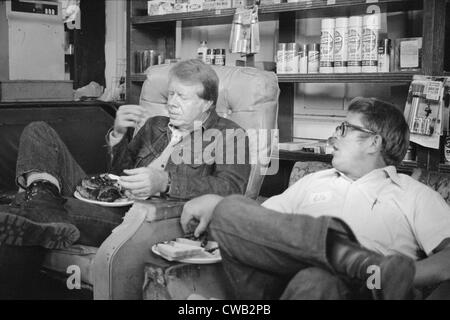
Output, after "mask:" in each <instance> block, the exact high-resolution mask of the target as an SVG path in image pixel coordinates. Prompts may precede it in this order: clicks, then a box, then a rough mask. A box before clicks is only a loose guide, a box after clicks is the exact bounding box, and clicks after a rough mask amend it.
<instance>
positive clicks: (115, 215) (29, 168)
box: [16, 122, 128, 246]
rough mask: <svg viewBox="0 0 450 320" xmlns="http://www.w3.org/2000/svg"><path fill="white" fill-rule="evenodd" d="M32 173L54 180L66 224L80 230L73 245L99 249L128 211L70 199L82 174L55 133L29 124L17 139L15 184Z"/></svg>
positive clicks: (36, 124)
mask: <svg viewBox="0 0 450 320" xmlns="http://www.w3.org/2000/svg"><path fill="white" fill-rule="evenodd" d="M32 172H45V173H49V174H51V175H52V176H54V177H55V178H56V179H58V181H59V184H60V186H61V193H62V195H63V196H64V197H65V198H66V199H67V202H66V203H65V205H64V206H65V209H66V210H67V212H68V217H69V219H70V222H71V223H73V224H74V225H75V226H77V228H78V229H79V230H80V238H79V240H78V242H77V243H79V244H84V245H90V246H100V244H101V243H102V242H103V241H104V240H105V239H106V238H107V237H108V236H109V235H110V234H111V231H112V230H113V229H114V228H115V227H116V226H117V225H119V224H120V223H121V222H122V216H123V214H124V213H125V211H126V210H127V209H128V207H125V208H109V207H102V206H99V205H95V204H90V203H86V202H83V201H80V200H78V199H75V198H74V197H73V193H74V191H75V188H76V185H77V184H78V183H79V182H80V181H81V179H82V178H84V177H85V176H86V174H85V172H84V171H83V169H82V168H81V167H80V166H79V164H78V163H77V162H76V161H75V159H74V158H73V156H72V155H71V153H70V151H69V150H68V149H67V146H66V145H65V144H64V142H63V141H62V140H61V138H60V137H59V136H58V134H57V133H56V131H55V130H54V129H53V128H52V127H50V126H49V125H48V124H46V123H45V122H33V123H30V124H29V125H28V126H27V127H25V129H24V131H23V132H22V135H21V137H20V145H19V152H18V159H17V167H16V180H18V181H20V180H24V178H25V176H26V174H28V173H32ZM43 214H44V213H43Z"/></svg>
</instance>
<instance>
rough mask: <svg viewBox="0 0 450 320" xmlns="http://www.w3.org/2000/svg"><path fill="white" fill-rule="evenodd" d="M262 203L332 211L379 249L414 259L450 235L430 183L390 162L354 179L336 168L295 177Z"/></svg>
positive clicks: (448, 216)
mask: <svg viewBox="0 0 450 320" xmlns="http://www.w3.org/2000/svg"><path fill="white" fill-rule="evenodd" d="M263 206H264V207H266V208H269V209H272V210H276V211H279V212H282V213H290V214H307V215H310V216H313V217H319V216H323V215H328V216H333V217H337V218H340V219H342V220H343V221H344V222H346V223H347V224H348V225H349V226H350V228H351V229H352V230H353V232H354V233H355V236H356V237H357V239H358V241H359V242H360V243H361V244H362V245H363V246H365V247H366V248H368V249H371V250H374V251H377V252H379V253H381V254H384V255H388V254H395V253H401V254H404V255H407V256H409V257H411V258H413V259H418V258H419V252H420V251H423V252H425V253H426V254H427V255H429V254H430V253H431V252H432V250H433V249H435V248H436V247H437V246H438V245H439V244H440V243H441V242H442V240H444V239H445V238H450V207H449V206H448V205H447V203H446V202H445V201H444V199H443V198H442V197H441V196H440V195H439V193H437V192H436V191H434V190H432V189H431V188H430V187H428V186H426V185H424V184H422V183H420V182H418V181H416V180H414V179H413V178H411V177H409V176H407V175H404V174H398V173H397V171H396V169H395V167H394V166H388V167H385V168H382V169H376V170H373V171H372V172H370V173H368V174H366V175H365V176H363V177H361V178H359V179H358V180H356V181H353V180H351V179H349V178H348V177H346V176H345V175H344V174H342V173H340V172H339V171H337V170H336V169H329V170H324V171H319V172H316V173H313V174H310V175H307V176H305V177H304V178H302V179H300V180H299V181H297V182H296V183H295V184H294V185H292V186H291V187H290V188H288V189H287V190H286V191H285V192H283V193H282V194H280V195H277V196H274V197H271V198H269V199H268V200H266V201H265V202H264V203H263Z"/></svg>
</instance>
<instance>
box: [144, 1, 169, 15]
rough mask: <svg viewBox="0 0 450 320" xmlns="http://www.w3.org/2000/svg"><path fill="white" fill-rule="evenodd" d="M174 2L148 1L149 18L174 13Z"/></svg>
mask: <svg viewBox="0 0 450 320" xmlns="http://www.w3.org/2000/svg"><path fill="white" fill-rule="evenodd" d="M174 4H175V1H174V0H163V1H162V0H152V1H147V14H148V15H149V16H155V15H161V14H168V13H172V12H173V7H174Z"/></svg>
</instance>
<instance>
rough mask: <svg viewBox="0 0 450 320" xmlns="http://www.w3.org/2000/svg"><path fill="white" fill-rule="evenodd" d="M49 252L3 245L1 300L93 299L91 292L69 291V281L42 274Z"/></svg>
mask: <svg viewBox="0 0 450 320" xmlns="http://www.w3.org/2000/svg"><path fill="white" fill-rule="evenodd" d="M44 255H45V249H43V248H40V247H18V246H8V245H5V244H4V245H0V300H11V299H24V300H29V299H36V300H37V299H39V300H42V299H44V300H45V299H62V300H74V299H81V300H86V299H87V300H90V299H92V292H91V291H89V290H77V289H74V290H69V289H67V286H66V283H65V281H60V280H55V279H53V278H50V277H48V276H47V275H46V274H44V273H42V272H41V265H42V261H43V258H44Z"/></svg>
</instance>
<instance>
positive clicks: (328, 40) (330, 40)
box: [319, 18, 335, 73]
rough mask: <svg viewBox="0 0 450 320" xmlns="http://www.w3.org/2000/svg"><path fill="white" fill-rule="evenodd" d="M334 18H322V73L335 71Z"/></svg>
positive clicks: (320, 69)
mask: <svg viewBox="0 0 450 320" xmlns="http://www.w3.org/2000/svg"><path fill="white" fill-rule="evenodd" d="M334 23H335V21H334V19H332V18H326V19H322V30H321V32H320V68H319V71H320V73H333V67H334V25H335V24H334Z"/></svg>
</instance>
